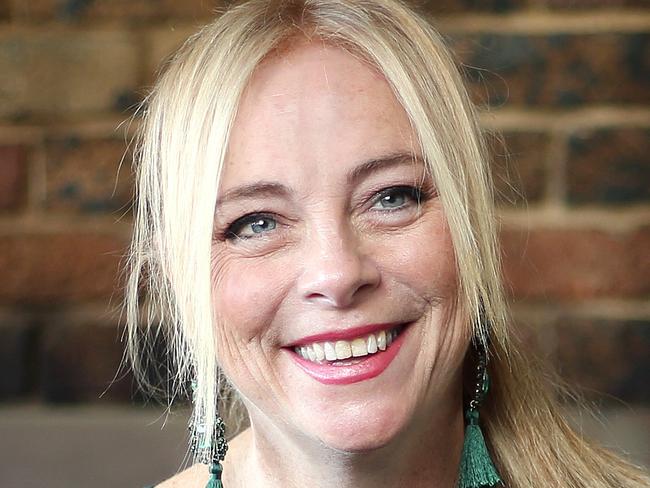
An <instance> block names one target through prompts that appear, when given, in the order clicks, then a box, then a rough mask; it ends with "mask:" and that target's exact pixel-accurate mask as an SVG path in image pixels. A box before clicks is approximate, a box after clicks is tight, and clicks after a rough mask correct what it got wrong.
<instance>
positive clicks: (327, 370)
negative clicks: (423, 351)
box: [289, 324, 410, 385]
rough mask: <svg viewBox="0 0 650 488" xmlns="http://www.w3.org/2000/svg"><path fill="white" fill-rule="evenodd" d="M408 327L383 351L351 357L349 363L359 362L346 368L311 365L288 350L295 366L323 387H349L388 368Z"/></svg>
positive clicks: (325, 364) (324, 364)
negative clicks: (364, 356) (323, 385)
mask: <svg viewBox="0 0 650 488" xmlns="http://www.w3.org/2000/svg"><path fill="white" fill-rule="evenodd" d="M408 325H410V324H405V327H404V328H403V329H402V332H401V333H400V334H399V335H398V336H397V337H396V338H395V340H394V341H393V342H391V344H390V346H388V347H387V348H386V350H385V351H380V352H376V353H375V354H372V355H370V356H366V358H365V359H364V358H363V357H357V358H355V357H351V358H349V360H350V361H352V360H358V359H361V361H360V362H359V363H356V364H351V365H348V366H343V365H341V366H333V365H331V364H328V363H323V364H319V363H313V362H311V361H308V360H306V359H304V358H303V357H301V356H299V355H298V354H297V353H296V352H294V351H293V350H290V351H289V353H290V355H291V357H292V358H293V360H294V361H295V362H296V364H297V365H298V366H299V367H300V368H301V369H302V370H303V371H304V372H305V373H307V374H308V375H309V376H311V377H312V378H314V379H315V380H316V381H318V382H320V383H323V384H325V385H349V384H351V383H357V382H359V381H364V380H369V379H370V378H374V377H375V376H379V375H380V374H381V373H382V372H383V371H384V370H385V369H386V368H387V367H388V365H389V364H390V363H391V362H392V361H393V359H395V356H397V353H398V352H399V350H400V348H401V347H402V344H403V343H404V338H405V337H406V334H408V332H409V330H410V327H408Z"/></svg>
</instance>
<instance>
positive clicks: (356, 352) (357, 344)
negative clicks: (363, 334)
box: [352, 335, 373, 358]
mask: <svg viewBox="0 0 650 488" xmlns="http://www.w3.org/2000/svg"><path fill="white" fill-rule="evenodd" d="M371 337H373V336H372V335H371ZM367 355H368V347H367V346H366V341H365V340H363V339H355V340H353V341H352V356H354V357H355V358H358V357H361V356H367Z"/></svg>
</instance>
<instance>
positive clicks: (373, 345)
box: [368, 334, 377, 354]
mask: <svg viewBox="0 0 650 488" xmlns="http://www.w3.org/2000/svg"><path fill="white" fill-rule="evenodd" d="M376 352H377V338H376V337H375V334H370V335H369V336H368V354H374V353H376Z"/></svg>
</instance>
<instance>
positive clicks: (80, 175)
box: [46, 136, 133, 216]
mask: <svg viewBox="0 0 650 488" xmlns="http://www.w3.org/2000/svg"><path fill="white" fill-rule="evenodd" d="M125 150H126V143H125V142H124V140H123V139H90V140H88V139H83V140H82V139H80V138H78V137H75V136H70V137H67V138H61V139H50V140H48V141H47V143H46V154H47V163H46V168H47V170H46V174H47V186H46V188H47V198H46V206H47V208H48V209H51V210H56V211H57V212H75V213H113V214H115V215H116V216H118V215H121V214H124V213H128V211H129V208H130V202H131V197H132V193H133V177H132V174H131V155H130V154H127V155H126V156H124V154H125ZM123 156H124V160H123V161H122V157H123ZM121 161H122V164H121V165H120V162H121Z"/></svg>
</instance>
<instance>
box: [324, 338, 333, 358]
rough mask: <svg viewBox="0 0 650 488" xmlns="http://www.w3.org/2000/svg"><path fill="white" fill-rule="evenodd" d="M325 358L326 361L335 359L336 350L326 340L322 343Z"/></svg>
mask: <svg viewBox="0 0 650 488" xmlns="http://www.w3.org/2000/svg"><path fill="white" fill-rule="evenodd" d="M323 346H324V349H325V359H327V360H328V361H336V350H335V349H334V345H333V344H332V343H331V342H326V343H325V344H324V345H323Z"/></svg>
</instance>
